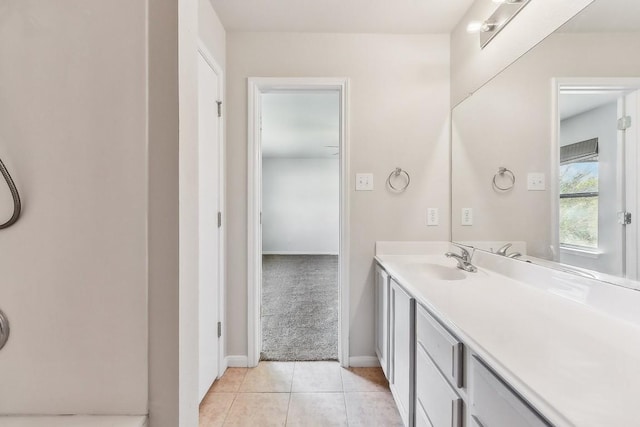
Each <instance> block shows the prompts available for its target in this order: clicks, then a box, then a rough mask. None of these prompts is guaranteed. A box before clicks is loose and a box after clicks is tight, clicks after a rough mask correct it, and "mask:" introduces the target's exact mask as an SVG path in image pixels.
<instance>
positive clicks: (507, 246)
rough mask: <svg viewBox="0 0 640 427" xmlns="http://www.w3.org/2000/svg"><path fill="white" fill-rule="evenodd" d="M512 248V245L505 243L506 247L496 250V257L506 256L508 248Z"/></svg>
mask: <svg viewBox="0 0 640 427" xmlns="http://www.w3.org/2000/svg"><path fill="white" fill-rule="evenodd" d="M511 246H513V243H507V244H506V245H504V246H503V247H501V248H500V249H498V250H497V251H496V254H497V255H502V256H507V251H508V250H509V248H510V247H511Z"/></svg>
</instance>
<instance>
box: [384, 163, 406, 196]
mask: <svg viewBox="0 0 640 427" xmlns="http://www.w3.org/2000/svg"><path fill="white" fill-rule="evenodd" d="M400 175H404V176H405V179H406V182H405V183H404V185H403V186H401V187H396V186H395V185H393V183H392V180H393V179H394V178H397V177H399V176H400ZM387 184H388V185H389V187H390V188H391V189H392V190H393V191H395V192H396V193H402V192H403V191H404V190H406V189H407V187H409V184H411V177H410V176H409V172H407V171H405V170H402V169H400V168H395V170H393V171H392V172H391V173H390V174H389V177H388V178H387Z"/></svg>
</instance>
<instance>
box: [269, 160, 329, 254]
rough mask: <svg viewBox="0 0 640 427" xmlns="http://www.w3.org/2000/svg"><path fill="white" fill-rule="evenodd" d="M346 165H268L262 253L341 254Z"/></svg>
mask: <svg viewBox="0 0 640 427" xmlns="http://www.w3.org/2000/svg"><path fill="white" fill-rule="evenodd" d="M339 243H340V163H339V161H338V159H337V158H335V159H286V158H264V159H263V160H262V252H263V253H274V254H338V249H339Z"/></svg>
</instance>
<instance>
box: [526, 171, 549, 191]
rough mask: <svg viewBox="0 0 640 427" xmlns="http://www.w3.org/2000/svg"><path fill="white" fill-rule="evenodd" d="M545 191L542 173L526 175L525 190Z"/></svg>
mask: <svg viewBox="0 0 640 427" xmlns="http://www.w3.org/2000/svg"><path fill="white" fill-rule="evenodd" d="M545 189H546V188H545V184H544V173H530V174H527V190H529V191H544V190H545Z"/></svg>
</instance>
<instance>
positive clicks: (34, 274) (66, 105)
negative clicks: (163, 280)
mask: <svg viewBox="0 0 640 427" xmlns="http://www.w3.org/2000/svg"><path fill="white" fill-rule="evenodd" d="M0 16H1V17H0V57H1V58H2V61H0V93H1V94H2V95H1V99H2V100H1V101H0V157H2V159H3V160H4V161H5V162H6V164H7V166H8V167H9V168H10V170H11V172H12V174H13V176H14V178H15V181H16V184H17V186H18V188H19V190H20V192H21V195H22V199H23V202H24V211H23V216H22V218H21V219H20V221H19V222H18V223H17V224H16V225H14V226H13V227H11V228H9V229H6V230H0V253H1V254H2V256H0V271H1V272H2V275H1V277H2V278H1V279H0V280H1V285H0V308H2V309H3V310H4V311H5V312H6V314H7V316H8V317H9V319H10V322H11V327H12V331H11V337H10V339H9V342H8V343H7V346H6V347H5V348H4V349H3V350H1V351H0V378H1V380H0V381H1V383H2V385H1V386H0V414H145V413H147V386H148V382H147V366H148V365H147V310H146V306H147V135H146V131H147V127H146V126H147V125H146V107H147V99H146V87H147V86H146V22H147V16H146V2H145V1H131V0H113V1H108V2H105V1H97V0H68V1H65V2H62V3H60V2H42V1H34V0H32V1H19V2H11V1H10V2H2V5H1V6H0ZM0 185H4V182H2V183H0ZM9 203H11V202H10V200H7V199H6V198H2V199H1V200H0V204H2V205H5V204H9ZM0 221H4V220H0Z"/></svg>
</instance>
